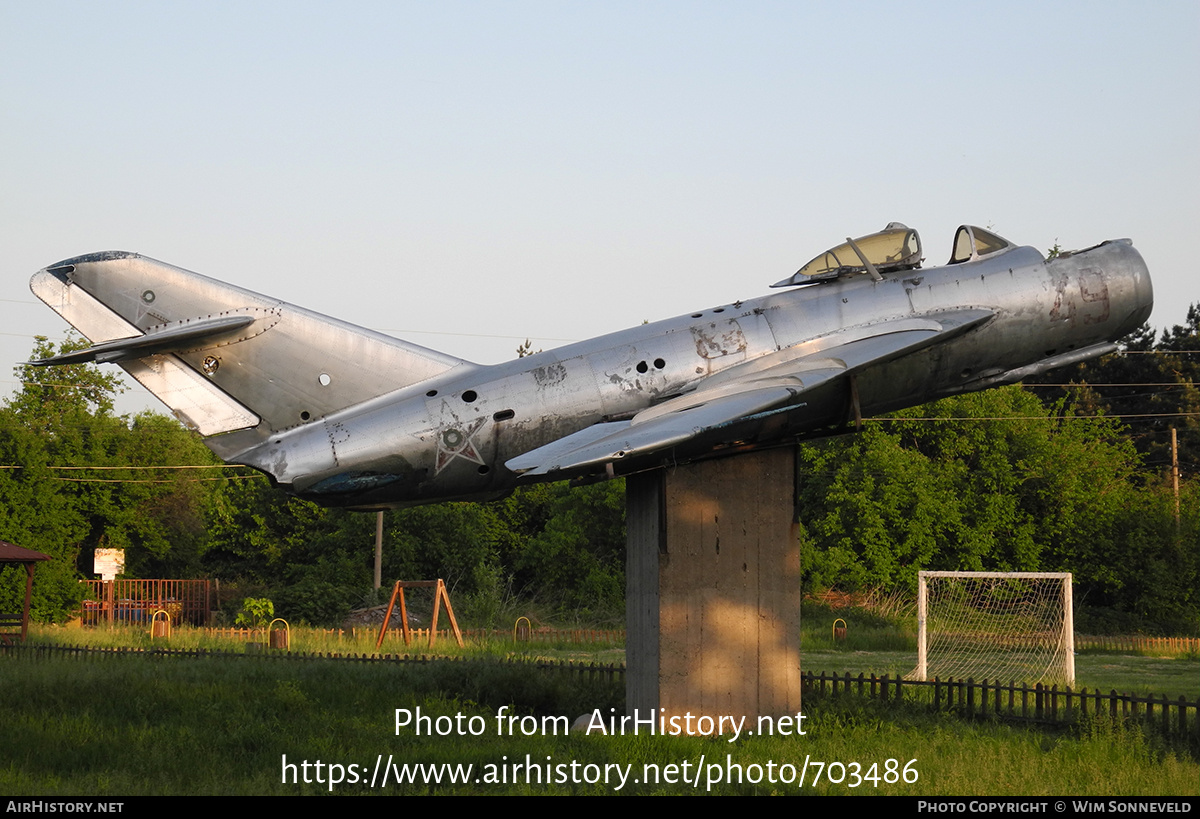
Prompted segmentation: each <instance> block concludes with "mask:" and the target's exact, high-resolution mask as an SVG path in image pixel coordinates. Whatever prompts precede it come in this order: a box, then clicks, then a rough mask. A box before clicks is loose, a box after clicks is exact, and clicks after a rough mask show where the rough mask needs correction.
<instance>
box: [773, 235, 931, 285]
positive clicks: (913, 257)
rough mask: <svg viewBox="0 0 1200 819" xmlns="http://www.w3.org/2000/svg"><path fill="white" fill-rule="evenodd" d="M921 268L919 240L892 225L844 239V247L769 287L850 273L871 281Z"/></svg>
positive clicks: (830, 252) (918, 237)
mask: <svg viewBox="0 0 1200 819" xmlns="http://www.w3.org/2000/svg"><path fill="white" fill-rule="evenodd" d="M920 266H921V237H920V236H919V235H918V234H917V232H916V231H915V230H913V229H912V228H910V227H908V226H907V225H904V224H901V223H900V222H892V223H890V224H889V225H888V226H887V227H886V228H884V229H883V230H881V231H879V232H878V233H872V234H869V235H867V236H860V237H859V238H857V239H850V238H847V239H846V243H845V244H841V245H838V246H837V247H835V248H832V249H830V250H826V251H825V252H824V253H822V254H821V255H820V256H817V257H816V258H815V259H813V260H812V261H811V262H809V263H808V264H806V265H804V267H802V268H800V269H799V270H797V271H796V272H795V273H794V274H793V275H792V276H791V277H789V278H786V279H784V280H783V281H781V282H776V283H775V284H773V285H771V286H772V287H789V286H791V285H794V284H806V283H808V282H814V281H821V280H822V279H837V278H841V277H842V276H849V275H852V274H854V273H870V274H871V277H872V278H874V279H878V278H879V274H880V273H887V272H889V271H892V270H912V269H913V268H916V267H920Z"/></svg>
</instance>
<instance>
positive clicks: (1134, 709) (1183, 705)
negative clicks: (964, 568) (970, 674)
mask: <svg viewBox="0 0 1200 819" xmlns="http://www.w3.org/2000/svg"><path fill="white" fill-rule="evenodd" d="M801 680H802V685H803V686H804V690H805V691H808V692H822V693H824V692H829V693H831V694H837V693H853V694H855V695H856V696H866V697H870V698H872V699H883V700H888V699H891V700H897V701H898V700H903V699H911V700H920V701H924V702H927V703H929V704H931V705H932V706H933V707H934V708H938V709H941V708H945V709H949V710H954V711H957V712H959V713H961V714H963V715H965V716H967V717H989V716H990V717H996V718H1000V719H1003V720H1012V721H1028V722H1041V723H1069V722H1075V721H1078V720H1081V719H1087V718H1089V716H1093V715H1096V716H1098V715H1104V714H1107V715H1108V716H1109V717H1111V718H1112V719H1114V720H1115V719H1118V718H1119V719H1127V720H1134V721H1138V722H1141V723H1143V724H1145V725H1147V726H1148V727H1152V728H1154V729H1155V730H1157V731H1160V732H1161V733H1163V734H1165V735H1167V736H1177V737H1185V738H1186V737H1190V738H1192V739H1193V740H1195V739H1200V701H1197V700H1193V701H1190V702H1189V701H1188V700H1187V698H1186V697H1183V696H1180V697H1179V698H1178V699H1175V700H1172V699H1170V698H1168V697H1167V696H1166V695H1165V694H1164V695H1162V696H1161V697H1156V696H1154V695H1153V694H1150V695H1147V696H1144V697H1143V696H1138V695H1136V694H1118V693H1117V692H1116V691H1109V692H1108V693H1107V694H1106V693H1104V692H1102V691H1100V690H1098V689H1097V690H1094V691H1091V692H1089V691H1088V690H1087V689H1086V688H1084V689H1081V690H1078V691H1075V690H1072V689H1071V688H1070V687H1069V686H1066V687H1063V688H1061V689H1060V688H1059V687H1058V686H1057V685H1049V686H1047V685H1042V684H1041V683H1038V684H1037V685H1028V684H1026V683H1021V684H1016V683H1008V684H1004V683H1001V682H998V681H988V680H982V681H980V682H976V681H975V680H972V679H966V680H939V679H937V678H935V679H933V680H906V679H904V678H902V677H900V676H889V675H886V674H885V675H883V676H881V677H877V676H876V675H874V674H871V675H869V676H868V675H866V674H859V675H858V676H854V675H852V674H850V673H846V674H843V675H841V676H839V675H838V674H836V673H833V674H829V673H826V672H821V673H819V674H817V673H813V672H806V673H803V674H801Z"/></svg>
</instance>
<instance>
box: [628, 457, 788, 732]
mask: <svg viewBox="0 0 1200 819" xmlns="http://www.w3.org/2000/svg"><path fill="white" fill-rule="evenodd" d="M795 497H796V491H795V452H794V450H793V449H791V448H787V447H785V448H780V449H773V450H767V451H764V452H752V453H747V454H742V455H736V456H733V457H730V458H723V459H720V460H713V461H704V462H701V463H697V464H689V465H687V466H682V467H675V468H672V469H665V470H659V471H657V472H651V473H645V474H642V475H635V476H632V477H630V478H628V479H627V480H626V502H627V514H626V527H627V530H628V563H627V568H626V579H627V580H626V583H627V588H626V618H627V624H628V638H627V642H626V665H627V667H628V677H627V680H628V681H627V689H626V704H627V707H628V709H629V710H630V711H631V712H632V710H633V709H635V708H636V709H638V710H639V711H640V712H641V713H642V714H643V715H644V714H646V713H647V712H648V711H650V710H657V709H659V708H663V709H666V710H665V711H664V712H663V713H664V714H665V715H666V716H672V715H680V716H682V715H684V714H685V713H687V712H689V711H690V712H691V713H692V714H693V715H701V714H704V715H709V716H713V717H717V716H735V717H736V716H747V717H757V716H760V715H770V716H779V715H784V714H795V713H796V712H798V711H799V710H800V550H799V543H798V539H797V536H796V529H795V526H794V524H793V521H794V519H795V518H794V515H795Z"/></svg>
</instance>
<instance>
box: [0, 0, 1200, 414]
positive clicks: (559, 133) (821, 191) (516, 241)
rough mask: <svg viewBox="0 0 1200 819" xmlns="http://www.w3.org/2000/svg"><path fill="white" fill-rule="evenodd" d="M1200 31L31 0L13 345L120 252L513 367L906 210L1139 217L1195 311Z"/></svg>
mask: <svg viewBox="0 0 1200 819" xmlns="http://www.w3.org/2000/svg"><path fill="white" fill-rule="evenodd" d="M1198 35H1200V4H1197V3H1196V2H1194V0H1189V1H1188V2H1151V3H1148V4H1142V5H1138V6H1135V5H1134V4H1132V3H1103V2H1087V3H1044V2H1042V3H1013V2H1010V3H1004V4H983V3H969V2H955V3H912V4H897V3H886V4H885V3H856V4H848V3H847V4H832V3H800V2H793V3H738V4H733V3H701V2H663V3H654V2H649V3H647V2H637V3H614V2H610V3H589V4H585V3H566V2H544V3H530V2H504V3H452V2H439V3H404V2H387V3H369V2H356V3H341V4H336V5H335V4H332V3H316V2H308V3H304V2H278V3H274V2H273V3H266V2H257V3H256V2H236V3H233V2H231V3H219V2H203V3H188V2H181V3H180V2H177V3H161V2H145V3H141V2H105V3H90V2H88V3H85V2H38V3H33V2H11V0H0V115H2V116H3V127H0V248H3V251H4V256H3V267H2V268H0V300H2V301H0V309H3V311H4V316H5V317H6V319H7V320H6V321H5V322H4V326H3V328H0V332H2V333H3V335H0V356H3V357H5V358H4V360H5V361H18V360H22V359H24V358H25V356H26V355H27V353H28V351H29V349H30V347H31V345H32V335H33V334H34V333H43V334H49V335H51V336H59V335H61V333H62V332H63V327H64V325H63V324H62V322H61V321H60V320H59V319H58V318H57V316H55V315H54V314H53V313H52V312H51V311H50V310H49V309H48V308H46V307H44V306H42V305H41V304H40V303H38V302H36V300H35V299H34V298H33V297H32V295H30V294H29V290H28V286H27V283H28V280H29V276H30V275H31V274H32V273H33V272H34V271H36V270H37V269H39V268H41V267H43V266H45V265H46V264H48V263H50V262H53V261H57V260H59V259H62V258H66V257H68V256H72V255H76V254H79V253H85V252H90V251H96V250H108V249H120V250H134V251H138V252H141V253H144V254H146V255H149V256H153V257H155V258H159V259H162V260H164V261H169V262H171V263H173V264H177V265H180V266H182V267H186V268H189V269H192V270H196V271H198V272H201V273H204V274H206V275H209V276H213V277H215V278H219V279H224V280H227V281H230V282H234V283H237V284H239V285H242V286H245V287H249V288H251V289H254V290H258V291H261V292H265V293H269V294H271V295H275V296H278V297H280V298H283V299H285V300H288V301H292V302H295V303H297V304H302V305H304V306H306V307H311V308H314V309H317V310H321V311H322V312H326V313H329V314H332V315H335V316H338V317H339V318H343V319H346V320H348V321H352V322H355V323H358V324H363V325H366V326H370V327H375V328H378V329H383V330H385V331H388V332H392V333H393V334H395V335H400V336H403V337H405V338H408V339H410V340H412V341H415V342H417V343H421V344H425V345H427V346H431V347H436V348H438V349H441V350H445V351H446V352H450V353H453V354H455V355H460V356H463V357H465V358H469V359H472V360H476V361H481V362H485V363H491V362H496V361H501V360H504V359H506V358H510V357H512V355H513V353H514V349H515V347H516V345H517V344H518V343H519V341H520V340H521V339H523V338H524V337H526V336H529V337H531V338H532V339H533V341H534V344H535V346H537V347H546V348H549V347H552V346H555V345H556V344H557V343H559V341H560V340H573V339H580V338H586V337H590V336H593V335H598V334H600V333H603V332H606V331H610V330H616V329H620V328H622V327H625V326H629V325H631V324H636V323H639V322H640V321H642V320H643V319H658V318H664V317H667V316H670V315H675V314H679V313H684V312H690V311H692V310H695V309H698V308H701V307H705V306H711V305H714V304H718V303H725V302H729V301H732V300H734V299H737V298H743V299H744V298H748V297H751V296H756V295H761V294H762V293H764V292H765V291H766V289H767V286H768V285H769V284H770V283H771V282H774V281H777V280H779V279H781V278H783V277H785V276H787V275H789V274H790V273H792V272H793V271H795V270H796V269H797V268H798V267H799V266H800V265H801V264H803V263H804V262H805V261H807V260H808V259H809V258H811V257H812V256H814V255H815V254H817V253H818V252H819V251H821V250H823V249H824V248H826V247H828V246H831V245H834V244H837V243H839V242H841V241H842V240H843V239H844V238H845V237H846V236H858V235H861V234H864V233H868V232H871V231H873V230H877V229H879V228H882V227H883V226H884V224H886V223H887V222H889V221H891V220H898V221H903V222H905V223H907V224H909V225H910V226H912V227H915V228H917V229H918V230H920V231H921V234H922V238H923V240H924V243H925V248H926V255H927V262H926V264H927V265H930V264H940V263H942V262H944V261H945V259H946V257H947V256H948V255H949V250H950V248H949V244H950V239H951V236H952V234H953V231H954V228H955V227H956V226H957V225H959V224H960V223H963V222H973V223H976V224H981V225H985V226H986V225H990V226H992V227H993V228H994V229H995V230H996V231H997V232H999V233H1001V234H1002V235H1004V236H1006V237H1008V238H1009V239H1012V240H1013V241H1015V242H1017V243H1019V244H1032V245H1034V246H1036V247H1038V248H1040V249H1043V250H1044V249H1046V248H1048V247H1049V246H1050V245H1052V244H1053V243H1054V242H1055V241H1056V240H1057V241H1058V242H1059V243H1061V244H1062V245H1063V246H1064V247H1066V248H1072V247H1084V246H1088V245H1091V244H1095V243H1097V242H1099V241H1102V240H1104V239H1109V238H1116V237H1121V236H1129V237H1131V238H1133V240H1134V243H1135V245H1136V246H1137V247H1138V248H1139V249H1140V250H1141V252H1142V253H1143V255H1144V256H1145V257H1146V260H1147V262H1148V264H1149V265H1150V270H1151V274H1152V276H1153V278H1154V283H1155V290H1156V302H1157V303H1156V308H1155V312H1154V316H1153V318H1152V320H1151V321H1152V323H1153V324H1155V325H1156V326H1158V327H1161V326H1163V325H1166V324H1174V323H1178V322H1181V321H1182V320H1183V317H1184V313H1185V311H1186V308H1187V305H1188V303H1189V302H1191V301H1200V285H1198V284H1197V283H1196V281H1195V278H1196V277H1195V274H1194V272H1193V269H1194V267H1195V264H1196V262H1195V259H1194V254H1191V253H1190V250H1191V247H1192V245H1193V244H1194V237H1195V234H1196V225H1197V223H1198V221H1200V220H1198V217H1200V206H1198V205H1197V193H1196V191H1197V189H1198V187H1200V184H1198V183H1200V147H1198V146H1200V92H1197V90H1196V86H1197V80H1200V49H1198V48H1197V47H1196V41H1197V37H1198ZM4 375H5V376H7V375H8V373H7V370H5V372H4ZM9 378H11V376H10V377H9ZM12 386H13V384H12V382H11V380H9V381H3V383H0V390H3V391H4V392H7V391H8V390H10V389H11V388H12ZM141 406H152V407H154V408H156V409H159V408H161V406H160V405H158V404H157V402H155V401H154V400H153V399H152V398H150V397H148V396H145V395H144V394H141V393H139V394H135V395H133V396H130V397H129V398H128V400H126V401H125V402H123V406H122V408H123V409H125V410H131V409H136V408H138V407H141Z"/></svg>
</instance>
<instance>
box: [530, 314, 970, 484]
mask: <svg viewBox="0 0 1200 819" xmlns="http://www.w3.org/2000/svg"><path fill="white" fill-rule="evenodd" d="M992 315H993V313H992V311H991V310H958V311H954V312H948V313H941V314H938V315H936V316H933V317H923V318H906V319H896V320H892V321H886V322H880V323H877V324H872V325H865V326H860V327H850V328H844V329H842V330H838V331H837V332H836V333H831V334H829V335H827V336H822V337H820V338H815V339H812V340H810V341H806V342H804V343H802V344H798V345H795V346H793V347H788V348H786V349H783V350H779V351H777V352H775V353H771V354H770V355H766V356H762V357H761V358H757V359H754V360H753V361H747V362H745V363H743V364H739V365H736V366H734V367H730V368H729V369H727V370H724V371H722V372H720V373H717V374H715V375H712V376H710V377H709V378H706V379H705V380H703V381H701V382H700V383H699V385H698V386H697V388H696V389H695V390H693V391H692V392H689V393H685V394H684V395H680V396H678V397H676V398H672V399H670V400H668V401H664V402H663V403H661V404H656V405H655V406H652V407H649V408H647V409H645V410H643V411H642V412H640V413H638V414H637V415H635V416H634V417H633V418H632V419H631V420H629V421H618V422H611V423H604V424H595V425H594V426H591V427H588V428H586V429H582V430H580V431H579V432H576V433H574V434H572V435H568V436H566V437H564V438H560V439H559V440H557V441H554V442H552V443H550V444H547V445H545V446H541V447H538V448H537V449H534V450H531V451H529V452H526V453H524V454H523V455H519V456H517V457H516V458H513V459H511V460H509V461H508V462H507V463H506V466H507V467H508V468H509V469H511V470H513V471H514V472H517V473H521V474H527V475H546V474H549V473H552V472H557V471H578V470H582V469H587V468H589V467H593V468H594V467H599V466H602V465H604V464H606V463H611V462H614V461H620V460H624V459H627V458H631V457H635V456H639V455H647V454H650V453H653V452H656V451H661V450H665V449H670V448H671V447H674V446H678V445H679V444H682V443H685V442H687V441H690V440H692V439H694V438H697V437H700V436H703V435H705V434H707V433H710V432H714V431H717V430H720V429H722V428H724V427H728V426H732V425H734V424H737V423H740V422H743V421H751V420H754V419H755V418H758V417H765V416H766V415H770V414H773V413H775V412H788V411H792V410H793V409H795V405H796V404H798V403H800V402H801V400H802V396H803V395H804V394H805V393H807V392H809V391H810V390H813V389H815V388H817V387H819V386H821V385H823V384H825V383H827V382H829V381H831V380H833V379H835V378H840V377H842V376H847V375H850V374H851V373H853V372H855V371H857V370H860V369H863V368H865V367H868V366H871V365H876V364H881V363H884V362H886V361H889V360H891V359H893V358H897V357H899V356H902V355H906V354H908V353H911V352H914V351H916V350H919V349H921V348H922V347H927V346H929V345H931V344H935V343H940V342H942V341H945V340H946V339H948V338H951V337H953V336H956V335H958V334H960V333H963V332H966V331H967V330H969V329H971V328H973V327H976V326H978V325H980V324H982V323H983V322H985V321H987V320H989V319H990V318H991V317H992Z"/></svg>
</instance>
